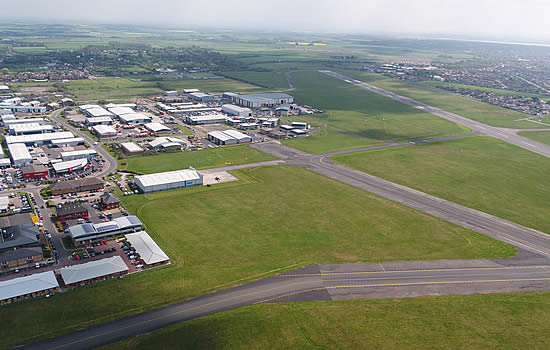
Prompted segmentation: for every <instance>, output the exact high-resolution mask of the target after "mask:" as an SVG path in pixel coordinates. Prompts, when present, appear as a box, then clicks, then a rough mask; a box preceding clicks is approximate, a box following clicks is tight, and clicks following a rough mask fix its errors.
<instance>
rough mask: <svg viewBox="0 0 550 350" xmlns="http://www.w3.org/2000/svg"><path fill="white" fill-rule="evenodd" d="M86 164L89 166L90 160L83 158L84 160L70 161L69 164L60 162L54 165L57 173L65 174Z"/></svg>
mask: <svg viewBox="0 0 550 350" xmlns="http://www.w3.org/2000/svg"><path fill="white" fill-rule="evenodd" d="M86 164H88V159H86V158H83V159H75V160H69V161H67V162H59V163H55V164H52V165H53V169H54V170H55V172H56V173H63V172H65V171H68V170H69V169H78V168H81V167H83V166H84V165H86Z"/></svg>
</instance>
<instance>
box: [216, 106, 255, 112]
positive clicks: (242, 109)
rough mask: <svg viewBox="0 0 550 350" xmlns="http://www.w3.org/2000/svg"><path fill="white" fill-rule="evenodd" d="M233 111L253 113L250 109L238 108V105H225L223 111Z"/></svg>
mask: <svg viewBox="0 0 550 350" xmlns="http://www.w3.org/2000/svg"><path fill="white" fill-rule="evenodd" d="M226 110H227V111H231V112H237V113H238V112H252V111H251V110H250V108H246V107H241V106H236V105H223V106H222V111H224V112H225V111H226Z"/></svg>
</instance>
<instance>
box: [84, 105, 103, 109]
mask: <svg viewBox="0 0 550 350" xmlns="http://www.w3.org/2000/svg"><path fill="white" fill-rule="evenodd" d="M79 108H80V109H93V108H101V106H100V105H82V106H79Z"/></svg>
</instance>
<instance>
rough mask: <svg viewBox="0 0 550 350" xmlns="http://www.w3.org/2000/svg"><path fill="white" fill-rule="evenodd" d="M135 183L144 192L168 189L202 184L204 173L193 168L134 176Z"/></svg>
mask: <svg viewBox="0 0 550 350" xmlns="http://www.w3.org/2000/svg"><path fill="white" fill-rule="evenodd" d="M134 183H135V184H136V186H138V187H139V189H140V190H141V191H142V192H143V193H150V192H158V191H168V190H174V189H177V188H184V187H191V186H200V185H202V183H203V175H202V174H201V173H200V172H198V171H197V170H195V169H193V168H189V169H186V170H176V171H168V172H165V173H156V174H148V175H138V176H136V177H134Z"/></svg>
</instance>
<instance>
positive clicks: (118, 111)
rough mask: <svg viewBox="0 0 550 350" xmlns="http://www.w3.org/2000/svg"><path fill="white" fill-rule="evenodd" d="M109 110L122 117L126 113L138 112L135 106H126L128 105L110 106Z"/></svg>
mask: <svg viewBox="0 0 550 350" xmlns="http://www.w3.org/2000/svg"><path fill="white" fill-rule="evenodd" d="M109 111H110V112H111V113H113V114H114V115H116V116H117V117H120V116H121V115H124V114H132V113H136V111H135V110H134V109H133V108H130V107H126V106H117V107H111V108H109Z"/></svg>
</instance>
